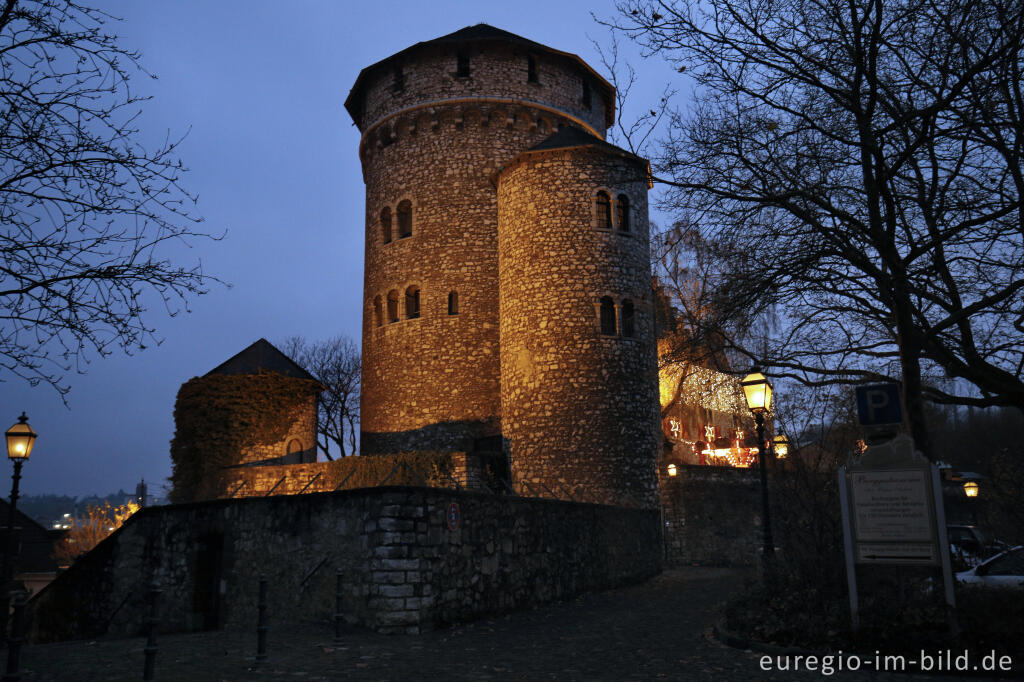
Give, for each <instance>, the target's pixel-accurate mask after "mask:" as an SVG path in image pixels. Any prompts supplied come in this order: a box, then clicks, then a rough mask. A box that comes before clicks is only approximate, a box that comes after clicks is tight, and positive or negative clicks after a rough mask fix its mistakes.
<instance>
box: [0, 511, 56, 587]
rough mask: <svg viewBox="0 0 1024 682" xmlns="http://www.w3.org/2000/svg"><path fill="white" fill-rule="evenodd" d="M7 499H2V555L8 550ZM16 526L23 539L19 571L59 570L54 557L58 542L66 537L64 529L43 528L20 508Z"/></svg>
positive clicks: (18, 535) (15, 519) (0, 532)
mask: <svg viewBox="0 0 1024 682" xmlns="http://www.w3.org/2000/svg"><path fill="white" fill-rule="evenodd" d="M10 509H11V507H10V505H9V504H8V503H7V500H4V499H0V518H3V524H4V525H3V527H0V539H2V541H0V556H3V554H4V553H5V552H6V550H7V515H8V514H9V513H10ZM14 526H15V528H16V529H18V530H16V532H17V536H16V537H17V538H18V540H20V541H21V551H19V552H18V559H17V563H18V567H17V568H18V573H49V572H51V571H56V570H57V560H56V559H54V558H53V552H54V550H55V549H56V544H57V543H58V542H60V541H61V540H62V539H63V537H64V531H53V530H49V529H46V528H43V527H42V526H41V525H39V523H38V522H37V521H36V520H35V519H33V518H32V517H30V516H28V515H27V514H23V513H22V511H21V510H20V509H15V510H14Z"/></svg>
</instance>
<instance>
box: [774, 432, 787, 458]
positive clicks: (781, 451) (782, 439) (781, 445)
mask: <svg viewBox="0 0 1024 682" xmlns="http://www.w3.org/2000/svg"><path fill="white" fill-rule="evenodd" d="M772 452H774V453H775V459H786V456H787V455H788V454H789V436H787V435H786V434H784V433H780V434H779V435H777V436H775V438H772Z"/></svg>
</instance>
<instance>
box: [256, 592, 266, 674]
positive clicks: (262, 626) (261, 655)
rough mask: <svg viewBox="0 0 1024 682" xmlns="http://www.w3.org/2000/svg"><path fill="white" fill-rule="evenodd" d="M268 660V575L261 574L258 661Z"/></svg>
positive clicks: (257, 623)
mask: <svg viewBox="0 0 1024 682" xmlns="http://www.w3.org/2000/svg"><path fill="white" fill-rule="evenodd" d="M266 660H267V577H266V576H264V575H261V576H260V601H259V615H258V617H257V620H256V662H257V663H262V662H264V661H266Z"/></svg>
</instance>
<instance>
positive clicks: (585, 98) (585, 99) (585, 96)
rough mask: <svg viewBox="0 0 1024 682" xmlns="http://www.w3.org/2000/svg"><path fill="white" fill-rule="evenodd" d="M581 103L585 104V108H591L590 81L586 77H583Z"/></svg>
mask: <svg viewBox="0 0 1024 682" xmlns="http://www.w3.org/2000/svg"><path fill="white" fill-rule="evenodd" d="M580 104H582V105H583V108H584V109H588V110H589V109H590V107H591V101H590V81H588V80H587V79H586V77H584V78H583V93H582V94H581V95H580Z"/></svg>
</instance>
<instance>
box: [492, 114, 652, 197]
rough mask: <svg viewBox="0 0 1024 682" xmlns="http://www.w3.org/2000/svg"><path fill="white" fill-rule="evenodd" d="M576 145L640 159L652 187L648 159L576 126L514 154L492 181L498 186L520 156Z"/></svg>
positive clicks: (571, 147) (560, 131) (648, 184)
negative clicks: (507, 170) (500, 179)
mask: <svg viewBox="0 0 1024 682" xmlns="http://www.w3.org/2000/svg"><path fill="white" fill-rule="evenodd" d="M576 147H593V148H594V149H599V150H602V151H605V152H610V153H612V154H618V155H619V156H624V157H626V158H627V159H634V160H636V161H639V162H640V163H642V164H643V165H644V167H645V168H646V169H647V186H648V187H651V177H650V175H651V166H650V163H649V162H648V161H647V159H645V158H643V157H641V156H637V155H636V154H634V153H633V152H630V151H627V150H625V149H623V148H622V147H616V146H615V145H613V144H612V143H611V142H605V141H604V140H602V139H601V138H600V137H597V136H596V135H592V134H591V133H588V132H587V131H585V130H583V129H581V128H577V127H576V126H565V127H564V128H561V129H560V130H559V131H558V132H556V133H555V134H553V135H549V136H548V137H546V138H545V139H543V140H541V141H540V142H538V143H537V144H535V145H533V146H532V147H530V148H529V149H527V150H525V151H522V152H519V153H518V154H516V155H515V156H513V157H512V158H511V159H509V160H508V162H507V163H506V164H505V165H504V166H502V167H501V168H499V169H498V170H497V171H495V172H494V173H492V174H491V183H492V184H494V185H495V186H496V185H497V184H498V178H499V176H501V173H502V172H503V171H504V170H505V169H506V168H508V167H510V166H512V165H513V164H514V163H516V162H517V161H518V160H519V159H520V158H522V157H524V156H527V155H529V154H532V153H534V152H546V151H553V150H556V149H573V148H576Z"/></svg>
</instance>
